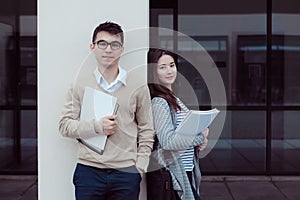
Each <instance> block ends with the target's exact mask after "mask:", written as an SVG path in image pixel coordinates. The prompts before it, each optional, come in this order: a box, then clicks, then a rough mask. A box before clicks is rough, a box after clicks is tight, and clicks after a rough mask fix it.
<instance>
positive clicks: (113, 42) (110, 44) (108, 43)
mask: <svg viewBox="0 0 300 200" xmlns="http://www.w3.org/2000/svg"><path fill="white" fill-rule="evenodd" d="M100 42H104V43H106V45H105V47H104V48H102V47H100V45H99V44H100ZM93 44H94V45H95V44H97V47H98V48H99V49H102V50H105V49H106V48H107V47H108V45H109V46H110V48H111V49H112V50H119V49H120V48H121V47H122V46H123V44H122V43H121V42H119V41H112V42H107V41H106V40H98V41H96V42H93ZM112 44H118V45H119V47H118V48H114V47H113V46H112Z"/></svg>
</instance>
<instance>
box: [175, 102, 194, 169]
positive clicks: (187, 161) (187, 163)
mask: <svg viewBox="0 0 300 200" xmlns="http://www.w3.org/2000/svg"><path fill="white" fill-rule="evenodd" d="M177 103H178V105H179V106H180V107H181V110H177V111H176V116H177V118H176V126H178V125H179V124H180V123H181V122H182V120H183V119H184V118H185V117H186V115H187V113H188V111H189V109H188V108H187V107H186V106H185V105H184V104H183V103H182V101H181V100H180V99H179V98H177ZM179 153H180V158H181V160H182V162H183V165H184V169H185V171H192V170H193V168H194V147H193V146H191V147H190V148H187V149H184V150H180V151H179Z"/></svg>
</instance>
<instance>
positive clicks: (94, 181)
mask: <svg viewBox="0 0 300 200" xmlns="http://www.w3.org/2000/svg"><path fill="white" fill-rule="evenodd" d="M140 182H141V175H140V174H139V173H138V171H137V169H136V167H135V166H131V167H127V168H122V169H118V170H117V169H99V168H95V167H90V166H86V165H82V164H77V166H76V169H75V172H74V177H73V184H74V186H75V196H76V200H106V199H109V200H121V199H122V200H127V199H128V200H135V199H136V200H138V198H139V192H140Z"/></svg>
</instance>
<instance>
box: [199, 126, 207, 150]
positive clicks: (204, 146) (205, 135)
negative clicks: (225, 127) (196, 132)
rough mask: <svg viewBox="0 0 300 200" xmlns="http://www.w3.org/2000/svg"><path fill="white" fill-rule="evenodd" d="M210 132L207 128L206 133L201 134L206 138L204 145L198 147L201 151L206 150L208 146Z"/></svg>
mask: <svg viewBox="0 0 300 200" xmlns="http://www.w3.org/2000/svg"><path fill="white" fill-rule="evenodd" d="M208 132H209V129H208V128H206V129H205V130H204V131H202V132H201V134H202V135H203V136H204V141H203V143H202V144H200V145H199V146H198V148H199V150H200V151H202V150H204V149H205V148H206V146H207V142H208V140H207V136H208Z"/></svg>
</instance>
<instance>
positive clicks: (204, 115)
mask: <svg viewBox="0 0 300 200" xmlns="http://www.w3.org/2000/svg"><path fill="white" fill-rule="evenodd" d="M219 112H220V111H219V110H218V109H216V108H214V109H211V110H206V111H202V110H190V111H189V112H188V114H187V115H186V117H185V118H184V119H183V120H182V122H181V123H180V124H179V125H178V126H177V128H176V129H175V133H177V134H181V135H186V136H196V135H198V134H199V133H201V132H202V131H204V130H205V129H206V128H208V127H209V125H210V124H211V123H212V122H213V120H214V119H215V118H216V116H217V115H218V114H219Z"/></svg>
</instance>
